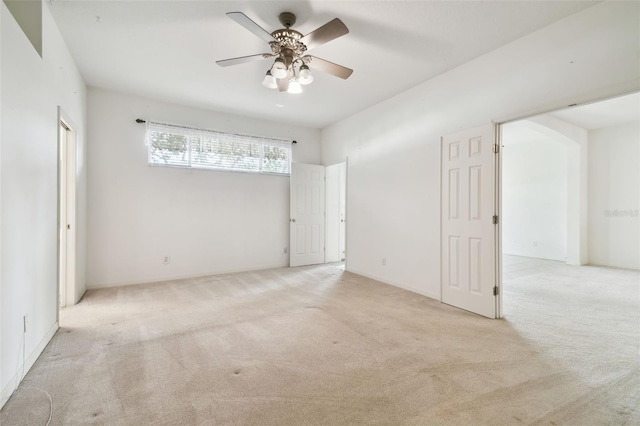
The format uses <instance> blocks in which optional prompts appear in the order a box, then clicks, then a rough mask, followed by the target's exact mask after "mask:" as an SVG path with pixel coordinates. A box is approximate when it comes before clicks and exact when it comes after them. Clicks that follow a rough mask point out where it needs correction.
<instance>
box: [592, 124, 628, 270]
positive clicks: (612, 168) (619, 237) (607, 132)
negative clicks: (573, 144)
mask: <svg viewBox="0 0 640 426" xmlns="http://www.w3.org/2000/svg"><path fill="white" fill-rule="evenodd" d="M639 165H640V123H638V122H635V123H629V124H625V125H621V126H614V127H607V128H603V129H597V130H592V131H590V132H589V261H590V263H591V264H594V265H605V266H613V267H618V268H630V269H640V217H638V214H639V213H638V210H639V209H640V195H639V194H640V171H639V170H640V167H639Z"/></svg>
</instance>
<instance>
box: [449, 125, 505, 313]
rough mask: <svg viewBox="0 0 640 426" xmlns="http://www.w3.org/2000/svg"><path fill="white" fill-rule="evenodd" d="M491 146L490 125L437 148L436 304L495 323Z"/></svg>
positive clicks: (492, 133)
mask: <svg viewBox="0 0 640 426" xmlns="http://www.w3.org/2000/svg"><path fill="white" fill-rule="evenodd" d="M494 144H495V130H494V126H493V125H486V126H482V127H478V128H475V129H470V130H465V131H462V132H459V133H456V134H453V135H450V136H446V137H443V138H442V144H441V158H442V181H441V182H442V184H441V185H442V191H441V193H442V200H441V206H442V212H441V213H442V227H441V229H442V238H441V253H442V265H441V270H442V274H441V277H442V282H441V286H442V302H444V303H447V304H449V305H452V306H456V307H459V308H462V309H465V310H467V311H471V312H475V313H477V314H480V315H484V316H486V317H489V318H496V314H497V308H496V306H497V296H496V295H495V294H497V289H498V287H497V281H496V254H495V253H496V238H495V232H496V229H495V226H496V225H495V224H494V215H495V214H496V213H495V205H496V175H495V174H496V161H497V156H496V155H497V153H494ZM496 151H497V150H496ZM496 219H497V217H496ZM494 287H495V290H494ZM494 293H495V294H494Z"/></svg>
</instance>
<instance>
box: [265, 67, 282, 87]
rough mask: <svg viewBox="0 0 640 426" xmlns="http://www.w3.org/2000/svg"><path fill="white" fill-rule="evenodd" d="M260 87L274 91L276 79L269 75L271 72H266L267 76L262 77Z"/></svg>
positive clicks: (276, 85) (276, 84)
mask: <svg viewBox="0 0 640 426" xmlns="http://www.w3.org/2000/svg"><path fill="white" fill-rule="evenodd" d="M262 85H263V86H264V87H267V88H269V89H275V88H277V87H278V83H276V78H275V77H274V76H273V75H271V70H269V71H267V75H265V76H264V80H262Z"/></svg>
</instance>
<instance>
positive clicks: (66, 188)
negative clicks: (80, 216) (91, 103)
mask: <svg viewBox="0 0 640 426" xmlns="http://www.w3.org/2000/svg"><path fill="white" fill-rule="evenodd" d="M57 130H58V132H57V133H58V197H57V198H58V220H57V224H58V274H57V277H58V278H57V280H56V284H57V292H56V293H57V295H58V298H57V304H58V307H59V308H60V307H65V306H67V305H73V304H75V303H76V300H75V299H76V296H75V295H76V286H77V274H76V269H77V268H76V263H77V231H76V224H77V213H78V211H77V192H78V182H77V166H78V161H77V153H78V133H77V127H76V126H75V124H74V123H73V121H72V120H71V119H70V118H69V116H68V115H67V114H66V113H65V112H64V110H63V109H62V108H61V107H58V125H57ZM63 132H65V133H63Z"/></svg>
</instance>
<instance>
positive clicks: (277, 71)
mask: <svg viewBox="0 0 640 426" xmlns="http://www.w3.org/2000/svg"><path fill="white" fill-rule="evenodd" d="M271 75H273V76H274V77H275V78H285V77H286V76H287V66H286V65H285V63H284V61H283V60H282V58H276V60H275V62H274V63H273V66H272V67H271Z"/></svg>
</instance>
